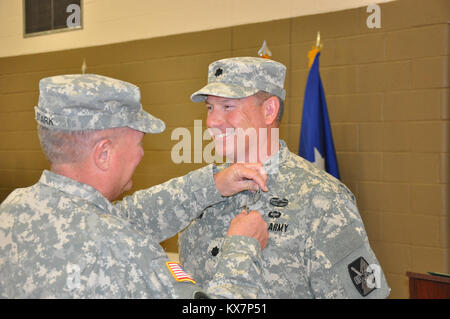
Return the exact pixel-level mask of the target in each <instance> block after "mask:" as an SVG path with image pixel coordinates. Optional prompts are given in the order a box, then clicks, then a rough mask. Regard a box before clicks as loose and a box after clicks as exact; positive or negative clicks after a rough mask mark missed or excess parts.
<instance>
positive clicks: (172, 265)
mask: <svg viewBox="0 0 450 319" xmlns="http://www.w3.org/2000/svg"><path fill="white" fill-rule="evenodd" d="M166 265H167V268H169V271H170V273H171V274H172V276H173V277H174V278H175V280H176V281H179V282H186V281H187V282H192V283H193V284H195V283H196V282H195V280H194V279H193V278H192V277H191V276H189V275H188V274H187V273H186V272H185V271H184V269H183V267H181V265H180V264H179V263H176V262H171V261H167V262H166Z"/></svg>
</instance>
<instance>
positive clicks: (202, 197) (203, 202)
mask: <svg viewBox="0 0 450 319" xmlns="http://www.w3.org/2000/svg"><path fill="white" fill-rule="evenodd" d="M190 181H191V185H192V192H193V195H194V197H195V199H196V200H197V204H198V205H200V206H201V207H203V208H206V207H208V206H211V205H214V204H217V203H219V202H221V201H223V200H225V197H223V196H222V195H221V194H220V193H219V191H218V190H217V188H216V182H215V180H214V172H213V165H212V164H210V165H207V166H205V167H203V168H200V169H198V170H195V171H193V172H191V173H190Z"/></svg>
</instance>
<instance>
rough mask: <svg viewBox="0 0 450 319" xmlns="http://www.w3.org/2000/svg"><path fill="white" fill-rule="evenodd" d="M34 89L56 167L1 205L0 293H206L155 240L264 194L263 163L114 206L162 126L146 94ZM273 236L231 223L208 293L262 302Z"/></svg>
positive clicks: (254, 217)
mask: <svg viewBox="0 0 450 319" xmlns="http://www.w3.org/2000/svg"><path fill="white" fill-rule="evenodd" d="M39 87H40V95H39V103H38V106H36V108H35V112H36V120H37V122H38V133H39V138H40V142H41V145H42V148H43V151H44V153H45V155H46V156H47V158H48V159H49V161H50V164H51V171H47V170H45V171H44V172H43V173H42V176H41V178H40V180H39V181H38V182H37V183H36V184H35V185H33V186H31V187H27V188H22V189H17V190H15V191H14V192H12V193H11V194H10V195H9V196H8V197H7V199H6V200H5V201H4V202H3V203H2V204H1V205H0V297H2V298H124V297H125V298H193V297H204V296H205V294H204V293H203V292H202V290H201V289H200V288H199V287H198V286H197V285H195V278H192V277H191V276H190V275H189V274H188V273H186V272H185V271H184V270H183V269H182V267H181V265H179V264H176V263H171V262H169V260H168V259H167V256H166V254H165V252H164V251H163V249H162V248H161V246H160V245H159V244H158V243H159V242H160V241H162V240H165V239H167V238H169V237H171V236H173V235H174V234H175V233H176V232H178V231H179V230H181V229H182V228H183V227H185V226H186V225H187V224H188V223H189V221H190V220H191V219H193V218H195V217H196V216H197V215H196V213H197V212H201V211H202V210H203V209H204V208H205V207H207V206H209V205H211V204H214V203H217V202H220V201H222V200H224V198H226V196H229V195H232V194H234V193H236V192H238V191H241V190H243V189H249V187H250V188H251V187H254V186H255V185H256V184H254V183H257V184H258V185H259V186H260V187H264V188H265V179H264V176H263V175H260V174H259V173H258V172H257V170H258V166H244V165H241V166H234V168H233V169H231V170H229V171H228V172H226V173H225V174H220V173H217V174H215V175H213V171H212V168H211V166H207V167H205V168H202V169H200V170H197V171H193V172H191V173H189V174H188V175H186V176H184V177H179V178H175V179H172V180H170V181H168V182H166V183H164V184H161V185H158V186H155V187H152V188H149V189H146V190H142V191H138V192H136V193H134V194H133V195H132V196H128V197H126V198H124V199H123V200H122V201H118V202H116V203H114V204H113V203H112V200H114V199H115V198H116V197H117V196H119V195H120V194H121V193H123V192H124V191H127V190H129V189H130V188H131V183H132V181H131V178H132V175H133V172H134V170H135V168H136V166H137V165H138V163H139V162H140V160H141V159H142V156H143V149H142V138H143V136H144V133H160V132H162V131H163V130H164V128H165V125H164V122H163V121H161V120H159V119H157V118H155V117H154V116H152V115H150V114H149V113H147V112H145V111H144V110H143V109H142V106H141V104H140V91H139V88H138V87H136V86H134V85H132V84H130V83H127V82H122V81H119V80H116V79H111V78H108V77H104V76H99V75H93V74H83V75H63V76H55V77H50V78H45V79H42V80H41V81H40V83H39ZM259 168H260V167H259ZM248 179H253V181H252V182H250V183H249V182H248ZM252 183H253V184H252ZM266 228H267V225H266V223H265V222H264V221H263V219H262V218H261V217H260V215H259V214H258V213H257V212H251V213H250V214H240V215H238V218H236V219H234V220H233V222H232V224H231V226H230V228H229V232H228V237H227V238H226V239H225V243H224V246H225V247H224V248H223V257H222V259H221V262H220V263H221V266H220V267H219V268H218V271H217V273H216V275H215V276H214V278H212V279H211V280H209V282H208V285H207V286H206V288H207V289H206V292H207V293H208V294H210V295H211V296H213V297H245V298H251V297H257V296H259V294H260V291H259V287H258V284H257V283H258V281H259V280H260V276H259V273H260V270H259V268H258V267H259V266H258V265H259V261H260V254H261V249H262V248H264V246H265V245H266V243H267V237H268V234H267V230H266Z"/></svg>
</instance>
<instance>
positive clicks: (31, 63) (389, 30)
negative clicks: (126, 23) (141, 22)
mask: <svg viewBox="0 0 450 319" xmlns="http://www.w3.org/2000/svg"><path fill="white" fill-rule="evenodd" d="M449 9H450V3H449V2H448V1H446V0H430V1H425V0H400V1H395V2H391V3H386V4H382V5H381V28H380V29H368V28H367V26H366V19H367V16H368V13H367V12H366V11H365V8H359V9H352V10H346V11H340V12H333V13H326V14H318V15H311V16H305V17H298V18H293V19H285V20H279V21H271V22H265V23H257V24H251V25H244V26H238V27H231V28H224V29H218V30H211V31H204V32H196V33H189V34H182V35H176V36H170V37H161V38H154V39H148V40H140V41H131V42H125V43H119V44H114V45H105V46H98V47H89V48H82V49H73V50H66V51H60V52H50V53H45V54H35V55H27V56H18V57H11V58H2V59H0V123H1V125H0V200H3V199H4V198H5V197H6V196H7V195H8V194H9V193H10V192H11V191H12V190H13V189H15V188H18V187H26V186H29V185H31V184H33V183H35V182H36V181H37V180H38V178H39V176H40V174H41V171H42V169H44V168H48V164H47V163H46V161H45V158H44V156H43V155H42V152H41V151H40V147H39V143H38V139H37V136H36V124H35V122H34V121H33V106H34V105H35V104H36V103H37V98H38V81H39V79H40V78H42V77H45V76H51V75H56V74H64V73H79V72H80V67H81V63H82V61H83V59H84V58H85V59H86V61H87V66H88V68H87V71H88V72H89V73H99V74H103V75H107V76H112V77H116V78H120V79H122V80H126V81H130V82H133V83H135V84H137V85H139V86H140V87H141V90H142V102H143V105H144V108H145V109H146V110H148V111H149V112H151V113H152V114H154V115H156V116H158V117H160V118H162V119H164V121H165V122H166V124H167V130H166V131H165V132H164V133H163V134H160V135H149V136H146V137H145V139H144V149H145V153H146V154H145V157H144V159H143V161H142V163H141V164H140V165H139V167H138V169H137V170H136V174H135V177H134V187H133V190H137V189H140V188H145V187H149V186H151V185H155V184H158V183H161V182H164V181H166V180H168V179H170V178H172V177H175V176H179V175H182V174H185V173H187V172H188V171H190V170H192V169H195V168H198V167H201V166H202V165H204V164H202V163H192V164H179V165H177V164H174V163H173V162H172V161H171V156H170V151H171V148H172V147H173V145H175V144H176V143H177V141H171V140H170V136H171V132H172V130H173V129H174V128H176V127H186V128H188V129H189V130H190V131H193V125H194V120H196V119H200V120H202V121H203V125H204V124H205V110H204V106H203V105H198V104H194V103H192V102H190V100H189V96H190V94H191V93H192V92H194V91H195V90H197V89H198V88H200V87H201V86H202V85H203V84H204V83H205V81H206V74H207V73H206V70H207V66H208V64H209V63H211V62H212V61H214V60H217V59H220V58H226V57H231V56H242V55H253V56H254V55H256V52H257V50H258V49H259V47H260V45H261V43H262V41H263V40H267V42H268V44H269V47H270V49H271V50H272V53H273V58H274V59H275V60H278V61H280V62H283V63H284V64H285V65H286V66H287V67H288V74H287V80H286V89H287V99H286V110H285V117H284V119H283V121H282V125H281V130H280V135H281V137H282V138H283V139H285V140H286V142H287V143H288V145H289V147H290V149H291V150H292V151H293V152H297V151H298V141H299V132H300V125H301V114H302V108H303V106H302V104H303V94H304V89H305V85H306V78H307V75H308V68H307V62H308V61H307V57H306V55H307V52H308V51H309V50H310V49H311V46H312V44H313V42H314V40H315V37H316V33H317V31H318V30H320V31H321V34H322V39H323V43H324V48H323V51H322V54H321V60H320V63H321V64H320V65H321V75H322V79H323V83H324V88H325V93H326V97H327V103H328V111H329V114H330V120H331V123H332V130H333V134H334V142H335V145H336V149H337V156H338V162H339V168H340V172H341V175H342V180H343V182H344V183H346V184H347V185H348V186H349V188H350V189H351V190H352V191H353V192H354V194H355V195H356V198H357V202H358V206H359V209H360V212H361V216H362V218H363V220H364V223H365V227H366V230H367V232H368V234H369V239H370V242H371V245H372V248H373V249H374V251H375V253H376V254H377V256H378V258H379V260H380V262H381V265H382V267H383V269H384V271H385V272H386V275H387V279H388V282H389V284H390V286H391V287H392V293H391V297H393V298H407V297H408V280H407V277H406V275H405V273H406V271H417V272H427V271H437V272H447V273H448V272H450V270H449V246H450V243H449V242H450V239H449V198H450V192H449V189H450V187H449V167H450V163H449V162H450V156H449V149H450V142H449V138H450V123H449V122H450V112H449V105H448V101H449V81H448V70H449V37H450V32H449V26H448V21H449V12H450V10H449ZM207 143H209V141H203V147H204V146H206V144H207ZM192 156H193V155H192ZM163 246H164V247H165V248H166V249H167V250H168V251H176V250H177V247H176V238H174V239H171V240H168V241H166V242H164V243H163Z"/></svg>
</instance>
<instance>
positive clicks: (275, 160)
mask: <svg viewBox="0 0 450 319" xmlns="http://www.w3.org/2000/svg"><path fill="white" fill-rule="evenodd" d="M288 156H289V149H288V147H287V144H286V142H285V141H284V140H280V149H279V150H278V152H277V153H276V154H274V155H272V156H271V157H269V159H268V160H267V161H265V162H264V164H263V166H264V169H265V170H266V172H267V171H269V172H268V174H270V173H271V172H275V170H274V169H273V168H275V167H276V165H279V164H281V163H283V162H285V161H286V160H287V159H288ZM230 165H231V163H224V164H221V165H216V164H214V165H213V174H217V173H218V172H220V171H222V170H224V169H225V168H227V167H229V166H230Z"/></svg>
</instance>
